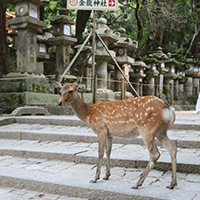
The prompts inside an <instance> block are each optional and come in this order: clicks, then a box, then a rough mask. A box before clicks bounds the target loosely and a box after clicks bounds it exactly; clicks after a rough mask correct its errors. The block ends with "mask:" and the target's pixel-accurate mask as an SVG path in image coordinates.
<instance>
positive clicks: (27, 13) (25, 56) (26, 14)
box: [8, 0, 46, 73]
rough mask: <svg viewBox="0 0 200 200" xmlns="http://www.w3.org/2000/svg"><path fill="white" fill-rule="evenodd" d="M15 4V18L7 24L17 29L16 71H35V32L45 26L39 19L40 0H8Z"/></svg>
mask: <svg viewBox="0 0 200 200" xmlns="http://www.w3.org/2000/svg"><path fill="white" fill-rule="evenodd" d="M8 3H11V4H14V5H15V13H16V18H15V19H12V20H9V21H8V23H9V25H10V26H11V27H12V28H13V29H15V30H17V31H18V38H17V41H18V46H17V71H18V72H28V73H35V72H36V54H37V32H42V28H44V27H45V26H46V24H45V22H43V21H40V0H29V1H27V0H12V1H11V0H8Z"/></svg>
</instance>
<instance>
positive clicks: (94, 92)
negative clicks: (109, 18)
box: [92, 10, 97, 103]
mask: <svg viewBox="0 0 200 200" xmlns="http://www.w3.org/2000/svg"><path fill="white" fill-rule="evenodd" d="M92 12H93V27H92V52H93V56H92V77H93V82H92V84H93V87H92V88H93V103H95V102H96V92H97V91H96V88H97V77H96V76H95V40H96V34H95V29H96V24H95V10H93V11H92ZM95 78H96V79H95Z"/></svg>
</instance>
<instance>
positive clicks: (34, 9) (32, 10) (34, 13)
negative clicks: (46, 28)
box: [29, 4, 38, 19]
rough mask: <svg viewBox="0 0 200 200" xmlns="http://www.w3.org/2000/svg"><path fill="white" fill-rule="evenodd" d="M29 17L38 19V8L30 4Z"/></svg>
mask: <svg viewBox="0 0 200 200" xmlns="http://www.w3.org/2000/svg"><path fill="white" fill-rule="evenodd" d="M29 16H30V17H34V18H36V19H37V18H38V14H37V6H35V5H33V4H29Z"/></svg>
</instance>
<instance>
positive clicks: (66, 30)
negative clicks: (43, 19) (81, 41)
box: [64, 25, 71, 36]
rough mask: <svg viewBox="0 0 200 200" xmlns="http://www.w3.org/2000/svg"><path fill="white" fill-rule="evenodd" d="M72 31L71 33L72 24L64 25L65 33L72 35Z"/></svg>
mask: <svg viewBox="0 0 200 200" xmlns="http://www.w3.org/2000/svg"><path fill="white" fill-rule="evenodd" d="M70 33H71V31H70V26H68V25H64V34H65V35H69V36H70V35H71V34H70Z"/></svg>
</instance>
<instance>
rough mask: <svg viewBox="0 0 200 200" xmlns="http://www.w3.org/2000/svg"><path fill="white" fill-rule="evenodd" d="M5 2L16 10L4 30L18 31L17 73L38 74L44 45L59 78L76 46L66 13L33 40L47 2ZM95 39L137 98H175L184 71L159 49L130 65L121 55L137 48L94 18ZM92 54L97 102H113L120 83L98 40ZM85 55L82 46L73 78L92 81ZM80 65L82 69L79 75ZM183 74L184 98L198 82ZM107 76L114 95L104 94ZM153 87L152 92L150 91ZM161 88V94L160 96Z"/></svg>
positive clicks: (88, 49) (45, 57)
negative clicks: (121, 68)
mask: <svg viewBox="0 0 200 200" xmlns="http://www.w3.org/2000/svg"><path fill="white" fill-rule="evenodd" d="M8 2H9V3H13V4H14V5H15V9H16V19H14V20H11V21H10V22H9V24H10V25H11V26H12V27H13V28H14V29H16V30H17V31H18V48H17V71H18V72H21V73H23V72H27V73H32V76H33V75H34V74H37V73H38V74H43V69H44V66H43V63H44V62H45V61H46V60H48V59H49V53H48V51H47V49H48V45H52V46H54V48H55V49H56V51H55V54H56V67H57V71H58V73H59V74H60V75H61V74H62V73H63V72H64V70H65V68H66V67H67V66H68V64H69V62H70V55H71V54H73V50H72V49H71V45H73V44H75V43H76V41H77V39H76V38H74V37H72V36H71V35H72V34H71V26H72V25H73V24H74V21H73V20H72V18H71V17H70V16H68V15H67V11H66V9H64V8H63V9H60V15H59V16H56V17H53V18H52V19H51V24H52V26H53V31H52V32H51V31H50V32H49V31H48V32H46V33H45V36H42V35H41V34H40V35H38V36H37V33H38V32H40V33H42V29H43V28H44V27H45V23H44V22H42V21H41V20H40V18H41V17H40V10H41V9H40V7H44V6H45V5H46V3H47V1H42V3H41V1H39V0H30V1H24V0H13V1H11V0H8ZM51 33H52V34H51ZM97 33H98V34H99V35H100V36H101V38H102V40H103V41H104V43H105V44H106V46H107V47H108V48H109V49H110V52H111V54H112V55H113V56H114V57H115V59H116V61H117V62H118V63H119V65H120V66H123V65H124V64H126V66H129V69H130V70H129V73H127V76H129V78H130V80H131V82H134V83H135V85H134V86H135V88H136V91H137V92H138V94H139V95H158V94H163V93H165V94H166V96H167V99H171V101H172V99H173V98H174V97H173V96H174V95H175V96H178V93H179V91H178V89H177V90H176V88H181V89H180V90H182V91H183V90H184V88H183V86H182V85H183V82H184V81H183V80H185V81H186V79H183V77H184V71H181V70H179V69H178V68H177V66H178V65H180V63H177V62H176V61H175V60H174V59H173V58H171V56H170V55H169V54H168V55H166V54H164V53H163V52H162V48H160V47H159V48H158V50H157V51H156V52H152V53H151V54H150V55H149V56H148V57H147V59H145V60H144V62H143V61H135V60H134V58H131V57H129V56H128V54H127V52H128V51H129V50H133V49H136V48H137V42H136V41H132V40H131V39H129V38H126V37H125V33H126V30H125V29H124V28H120V29H119V30H118V32H117V33H114V32H113V31H112V30H111V29H110V28H109V27H108V26H107V20H106V19H104V18H100V19H99V20H98V21H97ZM49 35H50V36H49ZM46 36H48V37H46ZM76 48H77V49H78V48H80V46H76ZM95 54H96V66H95V72H96V75H97V76H98V78H99V80H98V86H97V87H98V89H97V92H98V93H99V100H105V99H109V100H114V99H116V95H118V93H119V92H120V90H121V83H120V81H121V79H122V78H123V76H122V75H121V73H120V71H119V70H118V68H117V66H115V64H114V63H113V62H112V60H111V58H110V56H109V54H108V53H107V51H106V50H105V49H104V47H103V44H102V43H101V41H99V40H98V39H97V40H96V44H95ZM90 55H91V47H88V46H86V47H85V48H84V49H83V50H82V52H81V55H80V56H79V58H78V59H77V62H76V64H77V65H79V66H80V67H79V73H80V72H81V74H79V75H84V76H85V77H86V76H87V77H91V78H92V69H91V62H90V60H87V58H88V57H89V56H90ZM36 58H37V60H36ZM84 61H86V62H87V63H86V65H85V67H84V69H83V62H84ZM188 64H190V65H191V69H190V70H192V71H195V70H198V69H196V68H195V67H196V66H197V65H196V64H194V63H189V61H188ZM125 71H126V70H125ZM181 73H182V75H181ZM189 74H190V73H189V71H188V72H187V73H186V75H188V76H189V78H188V80H187V81H186V85H185V86H186V87H187V88H188V89H187V90H186V92H187V94H190V92H191V91H192V89H191V82H192V86H194V85H195V87H197V88H199V79H197V77H196V79H194V76H192V79H191V78H190V75H189ZM111 75H114V79H115V80H117V81H118V82H116V83H115V84H114V88H113V90H114V91H115V92H113V91H112V90H110V88H111V84H108V82H107V79H111ZM181 77H182V78H181ZM44 79H45V78H44ZM44 79H43V80H44ZM143 80H145V81H146V82H145V83H146V84H147V87H145V88H148V89H146V90H144V87H143V88H142V83H143V82H144V81H143ZM45 81H46V80H45ZM84 81H85V82H84V84H85V85H86V87H87V88H88V89H91V81H90V80H84ZM155 85H157V86H158V87H155ZM180 86H181V87H180ZM29 88H30V87H29ZM163 88H164V89H165V90H164V91H163ZM173 88H175V89H174V90H175V91H173ZM130 96H132V95H130Z"/></svg>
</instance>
